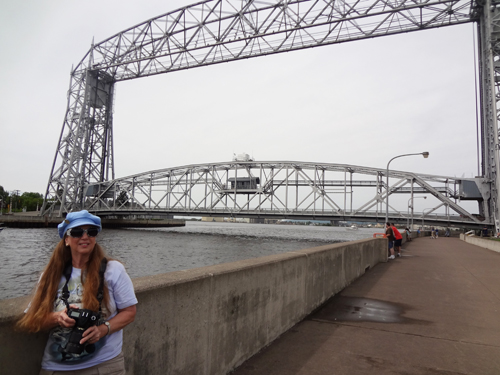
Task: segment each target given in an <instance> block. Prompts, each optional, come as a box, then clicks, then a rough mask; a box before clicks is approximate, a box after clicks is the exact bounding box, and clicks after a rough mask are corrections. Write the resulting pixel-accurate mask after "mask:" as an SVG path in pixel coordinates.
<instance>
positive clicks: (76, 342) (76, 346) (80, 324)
mask: <svg viewBox="0 0 500 375" xmlns="http://www.w3.org/2000/svg"><path fill="white" fill-rule="evenodd" d="M67 314H68V316H69V317H70V318H71V319H74V320H75V322H76V323H75V325H74V326H73V330H72V331H71V334H70V336H69V339H68V343H67V344H66V347H65V348H64V349H62V350H61V351H62V353H63V354H81V353H83V351H84V350H85V351H86V352H87V353H93V352H94V350H95V346H94V344H86V343H85V344H80V340H81V339H82V335H83V332H85V331H86V330H87V329H88V328H89V327H92V326H95V325H97V323H98V322H99V320H100V318H101V314H100V313H96V312H95V311H92V310H87V309H72V308H70V309H69V310H68V312H67Z"/></svg>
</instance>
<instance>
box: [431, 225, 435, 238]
mask: <svg viewBox="0 0 500 375" xmlns="http://www.w3.org/2000/svg"><path fill="white" fill-rule="evenodd" d="M435 233H436V232H434V227H431V239H432V240H435V239H436V235H435Z"/></svg>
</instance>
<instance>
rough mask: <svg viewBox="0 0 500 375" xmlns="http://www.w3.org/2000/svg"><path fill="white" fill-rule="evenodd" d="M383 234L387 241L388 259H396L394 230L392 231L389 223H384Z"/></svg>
mask: <svg viewBox="0 0 500 375" xmlns="http://www.w3.org/2000/svg"><path fill="white" fill-rule="evenodd" d="M385 236H386V237H387V240H388V241H389V253H390V254H391V255H390V256H389V259H396V257H395V256H394V241H395V240H396V238H395V237H394V232H393V231H392V228H391V224H390V223H385Z"/></svg>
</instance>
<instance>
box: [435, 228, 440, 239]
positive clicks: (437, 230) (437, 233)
mask: <svg viewBox="0 0 500 375" xmlns="http://www.w3.org/2000/svg"><path fill="white" fill-rule="evenodd" d="M435 231H436V236H435V237H436V240H437V239H438V237H439V229H437V228H436V229H435Z"/></svg>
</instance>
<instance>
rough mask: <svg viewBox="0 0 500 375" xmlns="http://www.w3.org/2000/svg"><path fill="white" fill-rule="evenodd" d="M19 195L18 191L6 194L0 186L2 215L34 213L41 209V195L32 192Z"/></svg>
mask: <svg viewBox="0 0 500 375" xmlns="http://www.w3.org/2000/svg"><path fill="white" fill-rule="evenodd" d="M20 193H21V192H20V191H19V190H13V191H11V192H8V191H6V190H5V189H4V188H3V186H1V185H0V208H1V210H2V213H9V212H22V211H36V210H39V209H40V208H41V207H42V203H43V195H42V194H40V193H32V192H25V193H22V194H20Z"/></svg>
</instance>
